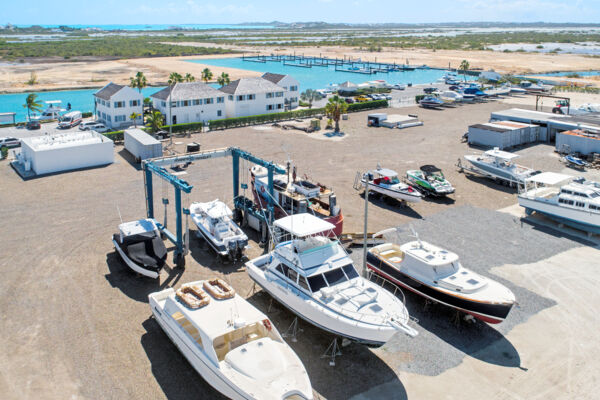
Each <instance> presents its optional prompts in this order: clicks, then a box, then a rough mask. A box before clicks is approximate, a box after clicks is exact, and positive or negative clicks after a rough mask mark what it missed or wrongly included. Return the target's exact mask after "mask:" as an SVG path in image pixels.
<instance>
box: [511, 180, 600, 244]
mask: <svg viewBox="0 0 600 400" xmlns="http://www.w3.org/2000/svg"><path fill="white" fill-rule="evenodd" d="M518 201H519V205H520V206H521V207H524V208H525V213H526V214H527V215H531V214H533V213H534V212H536V213H540V214H544V215H546V216H547V217H549V218H551V219H553V220H555V221H558V222H559V223H562V224H565V225H568V226H571V227H573V228H576V229H580V230H583V231H586V232H588V233H590V234H591V233H596V234H600V183H598V182H594V181H589V180H586V179H585V178H573V177H572V176H570V175H564V174H557V173H554V172H544V173H541V174H539V175H536V176H533V177H531V178H529V179H527V183H526V185H525V186H524V188H523V189H522V190H521V191H520V193H519V195H518Z"/></svg>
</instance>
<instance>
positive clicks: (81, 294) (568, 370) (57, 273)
mask: <svg viewBox="0 0 600 400" xmlns="http://www.w3.org/2000/svg"><path fill="white" fill-rule="evenodd" d="M505 108H507V105H506V104H502V103H499V102H490V103H484V104H479V105H468V106H464V107H458V108H455V109H447V110H444V111H437V110H423V109H418V108H405V109H402V110H398V112H397V113H399V114H407V113H410V114H418V115H419V118H420V119H421V120H422V121H424V123H425V124H424V126H421V127H414V128H409V129H405V130H398V129H394V130H390V129H387V128H367V127H366V114H367V113H356V114H352V115H350V119H349V120H348V121H342V130H343V132H344V135H343V136H342V137H341V138H338V139H341V140H316V139H313V138H311V137H309V136H307V135H306V134H304V133H298V132H291V131H280V130H265V129H257V128H252V127H247V128H239V129H232V130H227V131H218V132H211V133H206V134H198V135H195V136H193V137H192V138H184V139H177V140H176V144H175V146H176V148H178V149H183V146H184V144H185V143H186V142H188V141H196V142H199V143H200V144H201V145H202V149H203V150H206V149H211V148H219V147H226V146H238V147H240V148H243V149H245V150H247V151H250V152H252V153H253V154H255V155H257V156H260V157H262V158H264V159H267V160H273V161H276V162H284V161H286V159H287V158H288V157H289V158H291V159H292V160H293V161H294V163H295V164H296V165H297V166H298V171H299V174H303V173H308V174H309V175H310V176H312V177H313V178H315V179H316V180H318V181H322V182H323V183H326V184H328V185H332V186H333V187H334V189H335V191H336V194H337V196H338V202H339V204H340V205H341V207H342V210H343V213H344V216H345V221H344V226H345V229H344V230H345V231H346V232H355V231H362V217H363V206H364V199H363V198H362V197H361V196H360V195H359V194H358V193H357V192H356V191H355V190H354V189H352V183H353V181H354V176H355V173H356V171H357V170H361V171H364V170H365V169H368V168H374V167H375V166H376V165H377V163H378V162H380V163H381V164H382V166H384V167H388V168H392V169H395V170H397V171H399V172H400V173H403V172H404V171H405V170H406V169H408V168H414V167H418V166H419V165H422V164H427V163H434V164H436V165H437V166H438V167H440V168H442V169H443V170H444V172H445V173H446V176H447V177H448V179H449V180H450V181H451V182H452V183H453V185H454V186H455V187H456V194H455V195H453V196H452V197H451V198H450V199H447V200H433V201H430V200H427V201H423V202H421V203H419V204H416V205H414V206H412V207H406V208H405V207H399V205H398V204H394V203H386V202H382V201H372V202H371V203H370V211H369V212H370V214H369V216H370V218H369V230H370V231H377V230H381V229H385V228H388V227H390V226H397V225H399V224H403V223H408V222H410V221H415V220H424V221H425V222H426V221H427V218H428V217H429V216H433V215H435V214H437V213H440V212H444V211H447V210H449V209H451V208H452V207H460V206H473V207H478V208H482V209H488V210H498V209H503V208H506V207H511V206H513V205H514V204H515V203H516V196H515V193H514V191H513V190H511V189H509V188H507V187H504V186H498V185H496V184H494V183H492V182H489V181H487V180H484V179H478V178H467V177H465V176H464V175H462V174H460V173H458V172H457V171H456V169H455V168H454V163H455V162H456V160H457V158H458V157H460V156H463V155H464V154H469V153H472V152H476V151H477V149H471V148H469V147H468V146H467V145H466V144H465V143H462V142H461V141H460V137H461V136H462V134H463V133H464V132H465V130H466V127H467V126H468V125H470V124H473V123H480V122H485V121H487V120H488V118H489V114H490V112H491V111H495V110H501V109H505ZM387 112H390V113H392V112H394V111H393V110H388V111H387ZM519 154H521V155H522V163H523V164H524V165H532V164H533V165H535V167H536V168H538V169H544V170H550V171H556V172H562V171H565V169H564V166H563V165H562V164H561V163H559V160H558V156H557V155H556V154H555V153H554V152H553V147H552V146H551V145H543V144H540V145H536V146H531V147H528V148H524V149H521V150H519ZM242 166H245V165H243V164H242ZM589 176H590V177H593V178H596V180H598V178H600V174H599V173H598V171H591V172H590V173H589ZM182 178H183V179H186V180H188V181H189V182H190V183H191V184H193V185H194V190H193V191H192V195H191V196H190V197H186V198H184V202H185V203H188V202H190V201H208V200H212V199H214V198H216V197H218V198H220V199H223V200H225V201H231V198H232V191H231V179H232V178H231V160H229V159H217V160H209V161H202V162H200V163H196V164H194V165H192V166H191V167H190V168H189V169H188V171H187V173H186V174H185V175H183V176H182ZM242 178H244V176H243V175H242ZM0 182H2V190H1V192H0V193H1V194H0V209H1V210H2V211H3V223H2V226H3V229H1V230H0V243H1V244H0V248H1V249H2V252H1V254H2V258H1V259H0V271H1V272H2V279H1V280H0V292H1V293H2V294H3V295H2V296H1V297H0V309H2V313H0V319H1V322H0V393H3V394H2V397H3V398H5V399H33V398H36V399H57V398H61V399H64V398H71V399H99V398H102V399H123V398H128V399H163V398H168V399H188V398H192V397H194V398H202V399H212V398H219V395H218V393H216V392H215V391H214V390H213V389H211V387H210V386H209V385H208V384H207V383H206V382H204V381H203V380H202V378H201V377H200V376H198V374H197V373H196V372H195V371H194V370H193V369H192V368H191V366H190V365H189V364H188V363H187V362H186V361H185V359H184V358H183V357H182V356H181V354H180V353H179V352H178V351H177V349H176V348H175V346H173V345H172V344H171V342H170V340H169V339H168V337H167V336H166V335H165V334H164V333H163V332H162V331H161V329H160V327H159V326H158V324H157V323H156V322H155V321H154V320H153V319H152V318H151V317H150V316H151V312H150V309H149V306H148V303H147V295H148V294H149V293H151V292H154V291H157V290H160V289H162V288H165V287H167V286H175V287H178V286H179V285H180V284H181V283H184V282H188V281H192V280H196V279H202V278H207V277H211V276H214V275H220V276H226V278H227V279H228V280H229V281H230V282H232V285H233V286H234V288H235V289H236V290H237V291H238V292H239V293H240V294H242V295H243V296H244V297H248V298H249V301H251V302H252V303H253V304H255V305H256V306H257V307H259V308H260V309H261V310H263V311H265V312H267V313H268V315H269V317H271V318H272V319H273V320H274V322H275V324H276V326H277V327H278V328H279V329H280V330H281V331H285V330H286V329H287V326H288V325H289V324H290V323H291V321H292V319H293V317H292V316H291V314H290V313H289V312H288V311H286V310H285V309H283V308H282V307H281V306H279V305H275V306H274V308H273V309H271V310H270V311H268V310H269V300H268V297H267V296H266V295H265V294H262V293H261V292H260V291H259V292H257V293H250V289H251V283H250V282H251V281H250V279H249V278H248V277H247V275H246V273H245V271H244V268H243V265H242V264H240V263H238V264H233V265H232V264H221V263H219V262H218V261H216V259H215V257H214V255H213V254H212V253H211V252H210V251H208V250H207V248H206V245H205V244H203V243H201V242H200V241H198V240H194V239H192V241H191V254H190V255H188V256H187V264H186V268H185V269H184V270H181V269H173V270H171V269H169V270H167V271H164V272H163V275H162V276H161V278H160V280H159V281H154V280H149V279H145V278H140V277H136V276H135V275H134V274H133V273H131V271H129V270H128V269H127V268H126V267H125V266H124V264H123V263H122V262H121V261H120V260H119V258H118V257H117V256H116V255H115V252H114V249H113V246H112V243H111V241H110V238H111V235H112V234H113V233H114V232H115V231H116V228H117V225H118V224H119V222H120V220H119V213H118V211H117V206H118V208H119V210H120V214H121V215H122V217H123V220H125V221H127V220H132V219H138V218H142V217H144V216H145V203H144V186H143V181H142V172H141V171H140V170H139V169H136V168H135V166H134V165H132V164H131V158H130V156H128V154H127V152H126V151H125V150H124V149H123V147H122V146H116V147H115V163H114V164H112V165H109V166H106V167H102V168H95V169H88V170H83V171H74V172H70V173H64V174H57V175H51V176H47V177H42V178H38V179H33V180H29V181H23V180H21V179H20V178H19V177H18V176H17V174H16V173H15V172H14V171H13V170H12V168H10V166H9V165H8V164H7V162H6V161H3V162H0ZM154 184H155V204H159V203H160V198H161V197H170V199H171V204H173V193H172V190H171V189H170V187H168V186H165V185H162V184H161V183H160V182H158V181H157V180H154ZM171 208H172V206H169V209H171ZM155 211H156V216H157V218H158V219H159V220H161V221H162V219H163V214H162V213H163V209H162V207H157V209H156V210H155ZM514 220H515V229H518V226H519V218H518V217H514ZM168 221H169V224H170V225H169V226H171V227H172V225H173V222H174V218H173V215H172V213H171V212H169V213H168ZM489 232H490V234H492V233H493V232H494V226H489ZM248 233H249V235H251V237H252V238H253V239H256V235H255V234H253V233H252V232H251V231H249V232H248ZM548 234H549V235H557V236H564V234H562V233H561V232H560V231H549V233H548ZM441 245H443V244H441ZM523 245H527V244H525V243H524V244H523ZM261 252H262V249H261V248H259V247H258V245H257V244H256V242H255V241H253V242H252V248H251V249H250V250H249V256H251V257H252V256H256V255H257V254H260V253H261ZM599 259H600V252H599V251H598V249H597V248H594V247H591V246H589V245H578V246H576V247H574V248H573V249H571V250H568V251H566V252H563V253H560V254H557V255H555V256H553V257H551V258H549V259H542V260H536V261H535V262H533V263H528V264H519V265H512V264H511V265H508V264H506V263H505V262H503V261H502V260H498V263H497V265H498V266H497V267H496V268H495V271H496V273H497V274H498V275H500V276H502V277H504V278H505V279H507V280H509V281H511V282H514V283H515V284H518V285H521V286H523V287H525V288H527V289H528V290H531V291H533V292H535V293H537V294H539V295H540V296H545V297H547V298H550V299H552V300H553V301H555V302H556V303H557V305H556V306H553V307H550V308H547V309H545V310H543V311H541V312H540V313H538V314H537V315H534V316H533V317H531V318H530V319H529V320H528V321H526V322H524V323H521V324H519V325H517V326H516V327H514V328H513V329H512V330H510V332H508V333H506V334H505V335H501V337H502V342H503V343H506V341H508V342H510V344H511V346H512V347H514V349H515V351H517V352H518V355H519V359H520V364H519V365H518V366H517V365H511V366H507V365H504V364H502V363H497V362H495V361H493V360H495V357H496V353H497V352H499V351H501V347H499V346H500V344H499V342H497V341H493V342H492V343H491V344H490V345H489V346H487V347H485V348H482V349H480V350H479V353H478V354H468V355H465V358H464V360H463V362H462V363H460V364H459V365H458V366H456V367H454V368H451V369H449V370H447V371H446V372H444V373H442V374H440V375H437V376H426V375H420V374H417V373H411V372H407V371H401V370H399V369H398V368H397V365H398V363H401V362H402V361H403V360H407V359H413V358H419V357H422V355H421V354H419V352H416V351H415V352H408V353H398V352H394V351H393V349H392V348H390V347H386V346H384V347H382V348H380V349H376V350H371V349H367V348H364V347H362V346H357V345H351V346H349V347H348V348H346V349H344V356H343V357H342V358H341V359H340V361H339V363H338V367H335V368H331V367H329V366H328V364H327V360H324V359H321V358H320V355H321V354H322V353H323V352H324V350H325V348H326V347H327V345H328V343H329V341H330V340H331V337H329V336H328V335H325V334H323V333H322V332H320V331H319V330H317V329H316V328H312V327H310V326H307V325H306V324H303V328H304V332H303V333H302V335H301V336H300V337H299V339H298V342H297V343H290V345H291V346H292V347H293V348H294V350H295V351H296V352H297V353H298V355H299V356H300V358H301V359H302V361H303V362H304V364H305V366H306V367H307V370H308V372H309V376H310V377H311V381H312V383H313V388H314V390H315V392H316V393H318V394H319V395H320V396H321V397H322V398H329V399H347V398H352V397H353V398H355V399H375V398H386V399H395V398H399V399H404V398H411V399H426V398H437V399H439V398H445V399H458V398H461V399H480V398H499V399H549V398H552V399H559V398H562V399H572V398H594V397H595V396H594V392H592V390H593V389H595V388H597V386H598V378H599V376H598V371H599V370H600V368H599V364H598V363H599V362H598V360H599V359H600V357H599V355H600V354H598V346H597V339H596V337H595V336H594V335H595V333H596V331H597V328H598V326H600V319H599V317H598V313H597V312H595V310H596V306H597V305H598V304H599V303H600V298H599V297H598V291H597V285H598V283H599V280H598V278H597V275H596V272H597V271H596V270H597V264H598V260H599ZM505 264H506V265H505ZM426 322H427V321H422V322H419V323H417V324H416V328H417V329H418V330H421V331H422V330H424V329H426V326H427V323H426ZM428 322H429V323H434V324H435V322H434V321H428ZM467 329H468V328H467ZM494 329H495V328H490V329H488V330H489V331H495V330H494ZM451 334H456V335H458V334H460V331H459V330H457V331H456V332H454V333H451ZM398 340H409V339H408V338H405V339H403V338H399V339H398ZM449 345H450V344H449ZM482 354H485V355H486V356H482ZM443 356H444V355H443V354H440V357H443ZM490 360H492V361H490ZM423 361H424V362H431V363H435V362H436V360H435V359H431V360H423Z"/></svg>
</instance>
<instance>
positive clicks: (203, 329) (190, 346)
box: [148, 279, 313, 400]
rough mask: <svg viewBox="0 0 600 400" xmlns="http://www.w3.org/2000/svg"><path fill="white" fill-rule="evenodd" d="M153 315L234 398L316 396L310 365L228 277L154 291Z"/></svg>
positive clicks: (201, 369)
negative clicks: (307, 365)
mask: <svg viewBox="0 0 600 400" xmlns="http://www.w3.org/2000/svg"><path fill="white" fill-rule="evenodd" d="M148 299H149V302H150V308H151V309H152V313H153V314H154V318H155V319H156V321H157V322H158V324H159V325H160V326H161V328H162V329H163V330H164V331H165V333H166V334H167V336H169V338H170V339H171V340H172V341H173V343H174V344H175V345H176V346H177V348H178V349H179V351H181V353H182V354H183V355H184V357H185V358H186V359H187V360H188V361H189V363H190V365H191V366H192V367H193V368H194V369H195V370H196V371H197V372H198V373H199V374H200V375H201V376H202V378H204V380H205V381H206V382H207V383H208V384H210V385H211V386H212V387H214V388H215V389H217V390H218V391H219V392H221V393H222V394H223V395H225V396H227V397H228V398H230V399H236V400H237V399H257V400H264V399H272V400H284V399H298V400H303V399H306V400H310V399H312V398H313V392H312V387H311V384H310V380H309V378H308V374H307V373H306V369H305V368H304V365H303V364H302V361H300V359H299V358H298V356H297V355H296V353H294V351H293V350H292V349H291V348H290V347H289V346H288V345H287V344H286V343H285V341H284V340H283V339H282V337H281V335H280V334H279V332H278V331H277V328H275V326H274V325H273V324H272V323H271V321H270V320H269V318H267V316H266V315H264V314H263V313H262V312H260V311H259V310H257V309H256V308H255V307H254V306H252V305H251V304H250V303H248V302H247V301H246V300H244V299H243V298H242V297H240V296H239V295H237V294H236V293H235V291H234V290H233V289H232V288H231V287H230V286H229V285H228V284H227V283H226V282H224V281H223V280H221V279H214V280H209V281H197V282H191V283H187V284H185V285H183V286H182V287H181V288H180V289H179V290H177V291H175V290H173V289H172V288H168V289H165V290H162V291H160V292H155V293H151V294H150V295H149V296H148Z"/></svg>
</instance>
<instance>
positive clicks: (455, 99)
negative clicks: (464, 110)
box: [439, 90, 463, 103]
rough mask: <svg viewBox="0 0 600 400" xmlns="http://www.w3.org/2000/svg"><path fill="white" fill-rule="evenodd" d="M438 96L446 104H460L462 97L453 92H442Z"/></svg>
mask: <svg viewBox="0 0 600 400" xmlns="http://www.w3.org/2000/svg"><path fill="white" fill-rule="evenodd" d="M439 96H440V99H441V100H442V101H444V102H446V103H460V102H462V101H463V95H462V94H460V93H458V92H455V91H454V90H444V91H443V92H440V93H439Z"/></svg>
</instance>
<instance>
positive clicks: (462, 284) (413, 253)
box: [367, 240, 515, 324]
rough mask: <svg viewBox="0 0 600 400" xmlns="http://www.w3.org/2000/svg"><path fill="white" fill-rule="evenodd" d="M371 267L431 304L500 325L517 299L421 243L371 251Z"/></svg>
mask: <svg viewBox="0 0 600 400" xmlns="http://www.w3.org/2000/svg"><path fill="white" fill-rule="evenodd" d="M367 267H368V268H369V269H370V270H371V271H373V272H374V273H375V274H377V275H379V276H382V277H384V278H385V279H388V280H390V281H392V282H394V283H396V284H397V285H400V286H402V287H404V288H406V289H408V290H410V291H412V292H415V293H417V294H419V295H421V296H423V297H425V298H427V299H429V300H433V301H436V302H438V303H441V304H444V305H446V306H448V307H452V308H456V309H458V310H460V311H463V312H465V313H467V314H470V315H472V316H474V317H476V318H478V319H481V320H482V321H485V322H488V323H491V324H497V323H500V322H502V321H504V319H505V318H506V317H507V315H508V313H509V312H510V310H511V308H512V306H513V305H514V303H515V295H514V294H513V293H512V291H510V289H508V288H507V287H505V286H504V285H502V284H500V283H498V282H496V281H493V280H491V279H489V278H486V277H483V276H481V275H479V274H477V273H475V272H473V271H471V270H468V269H467V268H465V267H463V266H462V264H461V263H460V261H459V258H458V255H456V254H455V253H452V252H450V251H447V250H444V249H441V248H439V247H437V246H434V245H432V244H429V243H426V242H422V241H421V240H417V241H413V242H409V243H406V244H403V245H402V246H399V245H397V244H394V243H384V244H380V245H378V246H375V247H373V248H371V249H369V252H368V253H367Z"/></svg>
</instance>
